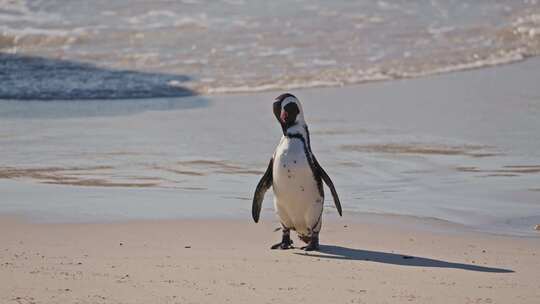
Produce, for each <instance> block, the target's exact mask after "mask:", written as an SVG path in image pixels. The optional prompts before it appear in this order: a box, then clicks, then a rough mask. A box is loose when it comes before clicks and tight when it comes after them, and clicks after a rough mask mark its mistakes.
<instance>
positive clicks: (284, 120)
mask: <svg viewBox="0 0 540 304" xmlns="http://www.w3.org/2000/svg"><path fill="white" fill-rule="evenodd" d="M288 117H289V114H288V113H287V112H285V111H281V115H280V116H279V118H280V119H281V122H283V123H287V118H288Z"/></svg>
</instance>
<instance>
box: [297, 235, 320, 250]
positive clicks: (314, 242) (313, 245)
mask: <svg viewBox="0 0 540 304" xmlns="http://www.w3.org/2000/svg"><path fill="white" fill-rule="evenodd" d="M301 249H302V250H304V251H315V250H319V238H311V240H310V241H309V244H307V246H304V247H302V248H301Z"/></svg>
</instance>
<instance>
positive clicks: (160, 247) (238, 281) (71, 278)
mask: <svg viewBox="0 0 540 304" xmlns="http://www.w3.org/2000/svg"><path fill="white" fill-rule="evenodd" d="M440 225H442V224H441V223H439V224H436V225H435V226H440ZM275 227H278V225H277V223H275V222H274V221H271V220H263V223H262V224H254V223H253V222H251V221H250V220H249V219H245V220H180V221H177V220H173V221H166V220H162V221H129V222H120V223H108V224H36V223H29V222H25V221H22V220H20V219H14V218H5V217H4V218H2V219H1V220H0V230H1V231H2V233H1V234H0V244H1V247H0V249H1V250H0V302H2V303H25V304H26V303H104V304H105V303H405V302H406V303H409V302H410V303H430V304H431V303H516V304H517V303H538V302H539V301H540V282H539V281H538V273H540V266H539V265H540V264H538V254H540V251H539V249H540V242H539V241H538V239H537V238H536V239H535V238H511V237H503V236H494V235H485V234H475V233H463V232H460V231H458V230H454V232H449V231H451V230H452V229H449V227H445V228H444V230H445V231H446V232H430V231H427V230H425V229H417V228H414V227H415V226H414V225H408V226H401V225H397V224H395V223H394V224H391V223H390V224H388V223H386V224H384V225H383V224H380V223H359V222H357V221H354V220H352V219H351V218H350V217H345V218H342V219H339V220H337V219H331V220H329V221H326V223H325V224H324V227H323V232H322V235H321V242H322V247H321V251H320V252H312V253H309V254H305V253H304V252H303V251H301V250H299V249H293V250H288V251H273V250H270V249H269V246H270V245H271V244H273V243H274V242H277V241H278V240H279V238H280V232H279V231H275ZM450 227H451V226H450ZM435 228H436V227H435ZM439 228H441V227H439ZM293 240H294V242H295V245H296V246H300V245H301V241H300V240H298V238H296V237H294V238H293Z"/></svg>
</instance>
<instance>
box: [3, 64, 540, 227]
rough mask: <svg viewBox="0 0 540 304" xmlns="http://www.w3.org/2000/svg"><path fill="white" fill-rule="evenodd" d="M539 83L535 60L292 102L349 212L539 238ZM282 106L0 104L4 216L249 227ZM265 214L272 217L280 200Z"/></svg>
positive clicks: (224, 100)
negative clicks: (242, 223)
mask: <svg viewBox="0 0 540 304" xmlns="http://www.w3.org/2000/svg"><path fill="white" fill-rule="evenodd" d="M539 71H540V58H533V59H530V60H527V61H526V62H525V63H519V64H514V65H506V66H500V67H497V68H492V69H481V70H473V71H467V72H462V73H453V74H445V75H438V76H433V77H426V78H422V79H404V80H400V81H394V82H381V83H370V84H364V85H360V86H354V87H343V88H326V89H307V90H298V92H293V93H295V94H297V96H298V97H299V98H300V100H302V101H305V102H304V103H305V107H306V113H308V116H307V120H308V123H309V125H310V130H311V133H312V142H313V149H314V152H315V153H316V155H317V157H318V158H319V159H320V160H321V162H322V165H323V166H324V167H325V169H326V170H327V172H329V174H330V175H331V176H332V178H333V180H334V183H335V184H336V187H337V189H338V193H339V194H340V197H341V196H342V201H343V202H344V211H345V214H347V213H356V212H359V213H367V214H381V213H382V214H388V213H393V214H401V215H407V216H417V217H420V218H439V219H443V220H446V221H449V222H452V223H458V224H460V225H465V226H468V227H469V228H471V227H472V228H473V229H480V230H483V231H488V232H495V233H500V232H502V233H503V234H518V235H519V234H524V233H526V234H528V235H536V231H534V230H533V228H532V227H534V225H536V224H539V223H540V214H539V213H538V210H540V209H539V207H540V206H539V205H538V202H539V198H540V196H539V195H540V192H539V191H537V190H535V189H538V187H539V186H540V185H539V184H538V176H539V174H540V169H539V168H540V164H539V163H538V160H539V159H540V158H539V157H540V154H538V151H540V146H539V143H540V142H539V141H534V140H531V138H534V137H535V136H536V132H535V130H538V129H540V124H539V122H540V120H538V113H540V104H539V103H538V98H537V96H538V88H537V83H536V81H535V79H537V78H538V76H539ZM197 98H202V100H203V104H202V105H198V103H197ZM273 98H275V92H267V93H260V94H246V95H224V96H214V97H212V98H210V97H196V98H195V99H191V100H190V102H188V105H187V106H185V105H184V106H182V103H183V101H184V100H181V101H179V100H178V99H170V100H161V101H160V102H159V105H158V106H157V108H152V107H148V108H147V107H146V106H145V105H149V104H151V102H150V101H147V102H146V103H145V105H143V106H141V107H135V108H138V110H137V111H131V110H129V111H127V113H125V112H122V111H120V112H118V111H119V110H121V109H122V106H124V105H126V104H130V102H129V101H126V102H122V103H115V102H112V103H111V104H113V105H114V106H111V107H110V108H108V107H107V106H108V104H109V101H107V100H105V101H103V102H96V103H94V102H91V103H89V105H88V106H86V103H84V102H82V103H71V104H70V103H67V104H70V105H74V106H73V107H69V109H67V110H66V109H63V107H64V106H65V105H66V103H65V102H61V103H55V102H41V103H25V102H21V103H0V115H2V116H6V115H7V116H9V117H10V119H1V120H0V130H3V131H1V133H0V146H5V147H10V149H9V150H3V151H2V156H3V157H2V159H1V160H0V178H2V179H0V192H1V193H2V194H3V197H2V200H0V213H10V214H23V215H25V214H26V215H31V216H37V217H40V218H41V219H44V220H50V221H54V220H55V219H57V220H58V219H60V220H70V221H71V220H73V221H78V220H79V221H93V220H96V219H97V220H100V219H103V220H105V221H110V220H111V221H114V220H123V219H151V218H202V217H216V218H219V217H234V216H235V215H237V214H239V215H240V216H239V217H242V216H243V215H246V217H247V215H249V210H250V207H251V198H252V197H251V196H252V195H253V193H252V191H253V190H254V189H255V186H256V183H257V181H258V179H259V178H260V175H261V174H262V172H261V170H262V169H263V168H264V167H265V165H266V164H265V162H266V160H267V158H268V157H269V155H270V153H271V151H273V149H274V148H275V145H276V143H277V141H278V140H279V136H280V135H279V134H280V133H279V131H278V129H277V126H276V123H275V118H274V117H273V115H272V114H271V111H270V110H269V108H268V103H269V102H270V101H272V100H273ZM183 99H185V98H183ZM134 102H135V103H136V101H134ZM15 104H16V107H15ZM96 109H98V110H96ZM162 109H168V110H167V111H161V110H162ZM94 110H96V111H97V114H98V115H95V114H96V111H94ZM109 110H110V111H112V113H109V114H111V115H107V111H109ZM62 111H65V112H62ZM77 111H80V112H78V114H83V115H74V113H75V112H77ZM85 111H86V112H85ZM17 113H19V114H21V113H23V114H24V115H22V116H18V115H19V114H17ZM43 113H45V114H43ZM47 113H48V114H47ZM51 113H54V116H52V117H48V116H47V115H49V114H51ZM120 114H122V115H120ZM33 115H36V116H33ZM40 115H42V116H40ZM43 115H44V116H43ZM28 118H31V119H28ZM248 127H249V128H248ZM193 130H197V132H202V133H201V134H207V135H211V136H193ZM81 134H84V136H81ZM239 134H241V135H242V136H238V135H239ZM29 143H31V144H29ZM330 200H331V198H329V197H328V198H327V202H326V204H327V206H330V205H331V204H330V203H331V202H330ZM264 207H265V209H271V195H268V196H267V198H266V201H265V203H264ZM328 210H332V209H328ZM265 212H267V211H265ZM330 213H332V212H330Z"/></svg>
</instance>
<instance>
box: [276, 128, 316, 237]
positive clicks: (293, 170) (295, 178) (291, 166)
mask: <svg viewBox="0 0 540 304" xmlns="http://www.w3.org/2000/svg"><path fill="white" fill-rule="evenodd" d="M272 174H273V190H274V197H275V200H274V206H275V209H276V213H277V214H278V216H279V218H280V220H281V222H282V223H283V225H285V226H286V227H287V228H291V229H293V230H296V231H297V232H298V233H299V234H300V235H305V236H309V235H310V234H311V232H312V231H315V232H318V231H319V230H320V217H321V214H322V210H323V201H324V198H323V197H322V196H321V194H320V192H319V189H318V187H317V182H316V181H315V178H314V176H313V172H312V170H311V167H310V165H309V162H308V160H307V158H306V154H305V152H304V144H303V143H302V141H301V140H300V139H298V138H287V137H284V138H282V140H281V142H280V144H279V145H278V147H277V149H276V153H275V156H274V167H273V172H272Z"/></svg>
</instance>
